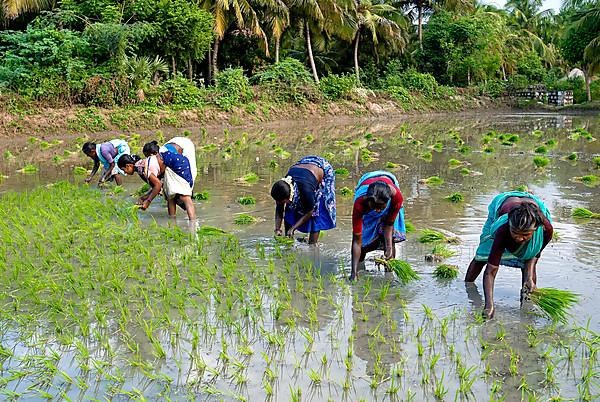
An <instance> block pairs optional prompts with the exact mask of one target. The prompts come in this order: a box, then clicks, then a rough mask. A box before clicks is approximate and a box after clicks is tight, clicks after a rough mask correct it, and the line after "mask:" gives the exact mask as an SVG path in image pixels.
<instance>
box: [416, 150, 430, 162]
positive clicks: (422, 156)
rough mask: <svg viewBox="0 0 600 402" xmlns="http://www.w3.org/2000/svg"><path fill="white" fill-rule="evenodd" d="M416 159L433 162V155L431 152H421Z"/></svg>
mask: <svg viewBox="0 0 600 402" xmlns="http://www.w3.org/2000/svg"><path fill="white" fill-rule="evenodd" d="M418 158H419V159H422V160H424V161H425V162H431V161H432V160H433V154H432V153H431V151H425V152H421V153H420V154H419V156H418Z"/></svg>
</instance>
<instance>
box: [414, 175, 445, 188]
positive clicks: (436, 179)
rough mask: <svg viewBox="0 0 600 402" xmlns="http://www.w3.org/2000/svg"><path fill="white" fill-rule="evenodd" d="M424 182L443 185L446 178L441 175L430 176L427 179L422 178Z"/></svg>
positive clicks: (428, 184)
mask: <svg viewBox="0 0 600 402" xmlns="http://www.w3.org/2000/svg"><path fill="white" fill-rule="evenodd" d="M420 181H421V182H422V183H423V184H425V185H427V186H432V187H435V186H441V185H442V184H444V179H442V178H441V177H440V176H431V177H428V178H426V179H422V180H420Z"/></svg>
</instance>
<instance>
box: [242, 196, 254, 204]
mask: <svg viewBox="0 0 600 402" xmlns="http://www.w3.org/2000/svg"><path fill="white" fill-rule="evenodd" d="M238 202H239V203H240V204H242V205H255V204H256V198H254V197H253V196H251V195H248V196H244V197H240V198H238Z"/></svg>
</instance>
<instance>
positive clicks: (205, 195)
mask: <svg viewBox="0 0 600 402" xmlns="http://www.w3.org/2000/svg"><path fill="white" fill-rule="evenodd" d="M209 198H210V193H209V192H208V190H203V191H198V192H197V193H194V195H192V199H193V200H196V201H207V200H208V199H209Z"/></svg>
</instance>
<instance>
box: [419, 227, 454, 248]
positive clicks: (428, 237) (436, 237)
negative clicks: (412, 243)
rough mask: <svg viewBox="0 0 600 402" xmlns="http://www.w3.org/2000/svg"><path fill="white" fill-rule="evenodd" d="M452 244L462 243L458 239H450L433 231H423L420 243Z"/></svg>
mask: <svg viewBox="0 0 600 402" xmlns="http://www.w3.org/2000/svg"><path fill="white" fill-rule="evenodd" d="M437 242H442V243H450V244H458V243H459V242H460V241H459V239H458V238H456V237H448V236H446V235H445V234H443V233H442V232H438V231H437V230H433V229H422V230H421V236H420V237H419V243H437Z"/></svg>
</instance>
